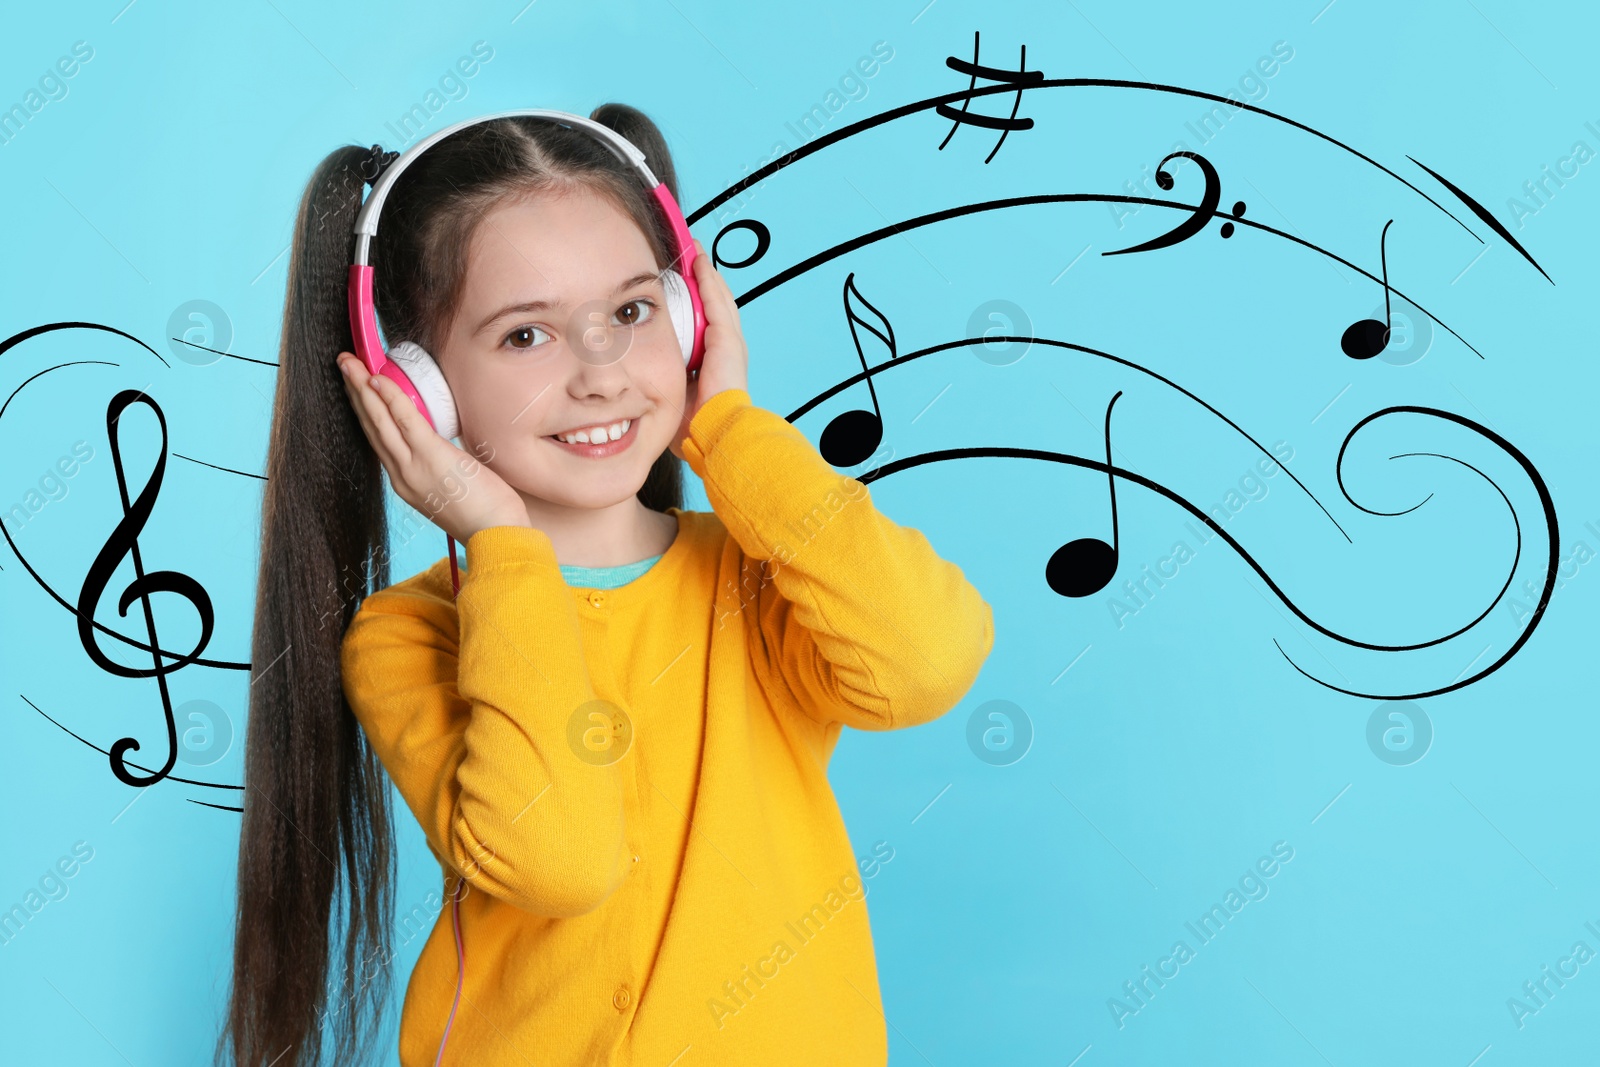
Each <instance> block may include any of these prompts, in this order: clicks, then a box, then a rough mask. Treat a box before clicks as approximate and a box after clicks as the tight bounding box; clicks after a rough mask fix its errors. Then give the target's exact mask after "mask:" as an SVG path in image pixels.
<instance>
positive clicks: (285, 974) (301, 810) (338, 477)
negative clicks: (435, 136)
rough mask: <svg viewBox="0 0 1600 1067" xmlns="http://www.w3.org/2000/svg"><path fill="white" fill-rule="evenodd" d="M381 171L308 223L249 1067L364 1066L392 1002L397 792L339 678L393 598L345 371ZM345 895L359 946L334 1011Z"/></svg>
mask: <svg viewBox="0 0 1600 1067" xmlns="http://www.w3.org/2000/svg"><path fill="white" fill-rule="evenodd" d="M365 156H366V152H365V150H363V149H360V148H355V147H346V148H340V149H338V150H337V151H335V152H333V153H332V154H330V155H329V156H328V157H327V158H326V159H324V160H323V161H322V163H321V165H320V166H319V167H318V168H317V170H316V173H315V174H313V175H312V178H311V181H310V183H309V184H308V185H307V187H306V191H305V195H304V196H303V198H302V199H301V201H300V210H299V213H298V215H297V217H296V219H295V226H294V239H293V245H292V252H291V259H290V263H289V280H288V286H287V292H286V295H285V299H284V313H283V336H282V342H281V344H280V346H279V349H278V360H279V362H278V383H277V391H276V394H275V395H274V397H273V403H272V428H271V439H270V444H269V446H268V453H267V487H266V492H265V495H264V499H263V503H262V520H261V526H262V533H261V558H260V569H259V572H258V577H257V582H256V604H255V625H254V629H253V631H252V634H251V648H250V658H251V677H250V693H249V726H248V730H247V733H246V742H245V781H244V785H245V792H244V817H243V826H242V829H241V832H240V841H239V883H238V910H237V915H236V918H235V927H234V955H233V987H232V995H231V998H230V1000H229V1003H228V1008H227V1018H226V1022H225V1026H224V1029H223V1032H222V1036H221V1038H220V1040H219V1043H218V1054H219V1056H221V1055H222V1054H223V1052H224V1049H225V1048H226V1046H227V1045H228V1044H229V1043H230V1042H231V1044H232V1047H233V1052H232V1060H231V1063H232V1064H233V1065H234V1067H267V1065H268V1064H272V1065H273V1067H299V1065H315V1064H319V1063H321V1062H323V1061H322V1024H323V1023H325V1022H326V1023H331V1027H332V1034H333V1042H334V1052H333V1061H334V1062H336V1063H339V1064H346V1063H351V1062H355V1061H356V1060H358V1059H359V1058H360V1053H361V1052H362V1051H363V1050H364V1048H365V1047H366V1045H367V1043H368V1042H370V1041H371V1039H372V1037H373V1031H374V1030H375V1029H376V1024H377V1022H378V1020H379V1019H381V1017H382V1011H381V1008H382V1005H383V1003H384V1000H385V998H386V995H387V978H388V971H387V966H386V964H387V962H388V956H389V953H388V948H387V946H388V931H389V927H390V925H391V915H392V911H393V900H392V893H391V885H392V882H393V864H394V844H393V829H392V825H391V822H390V807H389V793H388V784H387V782H386V780H385V778H384V774H383V769H382V765H381V764H380V763H379V762H378V760H377V758H376V757H375V755H374V754H373V752H372V750H371V748H370V747H369V746H368V744H367V740H366V735H365V734H364V733H363V732H362V730H361V728H360V726H359V724H358V723H357V722H356V719H355V717H354V716H353V715H352V714H351V711H350V708H349V705H348V704H347V703H346V702H345V698H344V690H343V685H342V683H341V680H340V671H339V650H340V643H341V641H342V638H343V634H344V630H345V627H346V626H348V624H349V622H350V619H351V617H352V616H353V615H354V614H355V609H356V607H357V605H358V604H359V602H360V599H361V597H362V596H364V595H365V594H366V592H367V591H368V590H369V589H381V588H384V587H385V586H387V585H388V584H389V576H388V559H387V552H386V544H387V540H388V530H387V523H386V519H385V514H384V488H383V481H382V478H381V470H382V468H381V466H380V464H379V462H378V459H377V456H376V455H375V454H374V453H373V451H372V448H371V446H370V445H369V444H368V442H367V441H366V439H365V437H364V435H363V433H362V430H361V424H360V422H359V420H358V419H357V418H356V414H355V412H354V411H353V410H352V409H351V407H350V401H349V398H348V396H347V395H346V393H345V391H344V387H343V384H342V382H341V380H340V377H339V370H338V366H337V364H336V362H335V357H336V356H337V355H338V353H339V352H340V351H351V350H353V348H354V345H353V339H352V337H351V333H350V322H349V317H348V316H349V312H348V310H347V306H346V302H345V301H346V296H345V292H346V287H345V276H346V272H347V270H348V267H349V264H350V257H351V249H352V238H351V231H352V230H353V229H354V226H355V218H356V212H357V211H358V210H359V208H360V206H361V196H362V190H363V178H362V175H361V172H360V163H361V161H362V160H363V159H364V158H365ZM336 893H337V894H338V905H339V915H341V916H342V917H343V918H344V923H343V924H342V925H344V926H345V927H346V930H347V934H346V937H345V938H344V944H343V946H342V947H343V952H342V975H341V981H340V983H339V986H338V988H339V995H338V997H337V998H336V999H335V1002H334V1003H333V1004H332V1005H331V1007H330V1006H329V1005H328V995H327V994H328V963H329V955H330V947H331V946H330V943H329V942H330V929H331V927H330V922H329V919H330V913H331V912H332V910H333V905H334V901H335V894H336ZM366 961H378V962H380V963H381V964H383V966H378V967H375V968H374V967H367V968H364V967H363V964H364V963H365V962H366ZM362 1020H365V1021H366V1025H365V1029H364V1031H363V1030H362V1029H361V1028H360V1027H359V1026H358V1024H359V1023H361V1021H362Z"/></svg>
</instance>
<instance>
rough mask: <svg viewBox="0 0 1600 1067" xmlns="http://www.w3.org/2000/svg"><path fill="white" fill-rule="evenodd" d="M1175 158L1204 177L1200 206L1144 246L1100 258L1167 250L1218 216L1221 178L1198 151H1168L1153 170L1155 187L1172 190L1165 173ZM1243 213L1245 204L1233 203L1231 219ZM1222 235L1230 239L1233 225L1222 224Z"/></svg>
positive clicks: (1106, 253) (1169, 177)
mask: <svg viewBox="0 0 1600 1067" xmlns="http://www.w3.org/2000/svg"><path fill="white" fill-rule="evenodd" d="M1178 156H1182V157H1184V158H1185V159H1192V160H1194V161H1195V162H1196V163H1198V164H1199V165H1200V173H1201V174H1202V175H1203V176H1204V177H1205V182H1206V186H1205V189H1204V190H1203V192H1202V194H1201V196H1200V203H1199V204H1198V205H1196V207H1195V209H1194V214H1192V215H1190V216H1189V217H1188V218H1186V219H1184V220H1183V221H1182V222H1180V223H1179V224H1178V225H1176V226H1174V227H1173V228H1172V229H1170V230H1168V231H1167V232H1166V233H1163V234H1160V235H1159V236H1156V237H1152V238H1151V239H1150V240H1148V241H1145V242H1144V243H1143V244H1137V245H1134V246H1132V247H1131V248H1116V249H1113V250H1111V251H1110V252H1101V253H1100V254H1101V255H1102V256H1120V255H1125V254H1127V253H1129V252H1150V251H1153V250H1154V249H1157V248H1167V247H1170V246H1171V245H1175V244H1181V243H1182V242H1184V241H1187V240H1188V239H1189V238H1191V237H1193V236H1194V235H1195V234H1197V233H1199V232H1200V231H1201V230H1203V229H1205V228H1206V224H1207V223H1208V222H1210V221H1211V220H1212V219H1214V218H1216V217H1217V205H1219V204H1220V203H1221V202H1222V179H1221V178H1219V177H1218V176H1217V168H1215V167H1213V166H1212V165H1211V161H1210V160H1209V159H1207V158H1206V157H1205V156H1202V155H1200V154H1199V153H1197V152H1188V151H1178V152H1168V153H1167V155H1166V156H1165V157H1163V158H1162V160H1161V162H1160V164H1158V165H1157V167H1156V184H1157V185H1159V186H1161V188H1163V189H1166V190H1171V188H1172V185H1173V180H1172V174H1171V172H1169V171H1168V170H1167V162H1168V160H1171V159H1175V158H1177V157H1178ZM1244 212H1245V204H1244V201H1243V200H1237V201H1235V202H1234V205H1233V211H1232V212H1231V214H1232V215H1233V217H1234V218H1235V219H1240V218H1243V217H1244ZM1222 236H1223V237H1224V238H1228V237H1232V236H1233V223H1232V222H1224V223H1223V224H1222Z"/></svg>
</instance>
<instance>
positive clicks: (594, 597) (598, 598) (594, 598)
mask: <svg viewBox="0 0 1600 1067" xmlns="http://www.w3.org/2000/svg"><path fill="white" fill-rule="evenodd" d="M605 603H606V595H605V594H604V593H590V594H589V604H590V606H591V607H596V608H599V607H604V606H605Z"/></svg>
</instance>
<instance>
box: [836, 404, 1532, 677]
mask: <svg viewBox="0 0 1600 1067" xmlns="http://www.w3.org/2000/svg"><path fill="white" fill-rule="evenodd" d="M1395 411H1418V412H1424V413H1429V414H1438V415H1441V416H1444V417H1446V418H1450V419H1452V420H1453V421H1460V422H1463V423H1464V424H1466V425H1472V426H1476V424H1474V423H1471V422H1470V421H1469V420H1465V419H1462V418H1461V417H1460V416H1456V415H1452V414H1451V413H1450V412H1445V411H1436V410H1434V409H1430V408H1413V407H1394V408H1384V409H1383V410H1381V411H1378V412H1375V413H1374V414H1373V415H1369V416H1367V419H1366V420H1363V422H1362V423H1361V424H1358V425H1364V424H1365V422H1366V421H1370V420H1371V419H1373V418H1376V417H1378V416H1380V415H1385V414H1389V413H1392V412H1395ZM1354 432H1355V431H1354V430H1352V431H1351V433H1354ZM1485 432H1492V431H1485ZM1507 448H1508V449H1510V450H1511V451H1512V452H1513V453H1514V454H1515V456H1516V458H1517V459H1518V461H1519V462H1523V463H1524V464H1525V467H1524V469H1525V470H1526V471H1528V472H1529V473H1530V475H1531V476H1532V478H1533V479H1534V483H1535V486H1536V487H1537V489H1538V491H1539V496H1540V499H1541V500H1542V502H1543V503H1544V507H1545V517H1546V520H1547V522H1548V523H1549V529H1550V561H1549V571H1548V576H1547V578H1546V582H1545V589H1544V594H1543V596H1542V597H1541V598H1540V601H1539V607H1538V609H1537V610H1536V611H1535V612H1534V617H1533V619H1532V620H1531V621H1530V622H1529V623H1528V626H1527V628H1526V629H1524V630H1523V632H1522V634H1521V636H1519V637H1518V638H1517V640H1516V641H1515V642H1514V643H1513V644H1512V645H1511V647H1510V648H1509V649H1507V650H1506V653H1505V654H1504V655H1503V656H1501V657H1500V658H1499V659H1497V660H1495V661H1494V662H1493V663H1491V664H1490V665H1489V666H1488V667H1485V668H1484V669H1483V670H1482V671H1480V672H1478V673H1477V674H1475V675H1473V676H1472V677H1470V678H1466V679H1463V680H1461V681H1458V682H1455V683H1452V684H1451V685H1448V686H1444V687H1443V688H1440V689H1434V690H1430V691H1427V692H1423V693H1404V694H1396V695H1385V694H1377V693H1362V692H1359V691H1357V690H1353V689H1340V688H1339V687H1338V686H1334V685H1329V684H1328V683H1326V682H1323V681H1322V680H1321V679H1319V678H1316V677H1314V676H1312V675H1310V674H1306V672H1305V671H1304V670H1301V669H1300V668H1299V667H1298V666H1296V665H1295V664H1294V661H1293V660H1289V664H1290V666H1294V667H1295V669H1296V670H1299V671H1300V673H1301V674H1305V675H1306V677H1307V678H1310V679H1311V680H1312V681H1315V682H1317V683H1318V684H1320V685H1324V686H1327V688H1329V689H1335V690H1337V691H1338V692H1341V693H1346V694H1348V695H1350V696H1359V697H1369V698H1371V699H1374V700H1415V699H1420V698H1422V697H1429V696H1436V695H1438V694H1440V693H1448V692H1451V691H1452V690H1455V689H1460V688H1462V687H1463V686H1466V685H1470V684H1472V683H1473V682H1475V681H1477V680H1478V679H1480V678H1483V677H1485V676H1486V675H1488V674H1490V673H1492V672H1494V671H1496V670H1498V669H1499V668H1500V667H1501V666H1502V665H1504V664H1505V662H1506V661H1507V660H1509V659H1510V658H1511V657H1512V656H1513V655H1515V654H1516V653H1517V651H1518V650H1519V649H1521V647H1522V646H1523V644H1525V643H1526V642H1527V640H1528V638H1529V637H1531V636H1532V635H1533V631H1534V630H1535V629H1536V628H1537V627H1538V625H1539V620H1540V618H1541V617H1542V616H1543V614H1544V609H1545V606H1546V604H1548V603H1549V599H1550V591H1551V589H1552V588H1553V587H1554V585H1555V575H1556V564H1557V560H1558V556H1557V537H1558V532H1557V530H1556V527H1555V506H1554V504H1553V503H1552V502H1551V501H1550V496H1549V492H1548V490H1546V488H1545V486H1544V480H1543V479H1542V478H1539V476H1538V472H1537V471H1535V470H1533V468H1532V466H1531V464H1526V457H1524V456H1523V455H1522V454H1521V453H1520V452H1517V451H1516V450H1515V449H1514V448H1511V446H1510V444H1509V442H1507ZM979 457H999V458H1006V459H1034V460H1045V461H1049V462H1053V463H1064V464H1067V465H1069V466H1074V467H1083V468H1084V469H1086V470H1094V471H1105V472H1107V473H1110V474H1113V475H1114V476H1116V477H1119V478H1123V479H1126V480H1127V481H1130V482H1133V483H1135V484H1138V485H1142V486H1144V487H1145V488H1146V489H1149V490H1151V491H1152V492H1155V493H1158V494H1160V495H1161V496H1164V497H1166V498H1167V499H1168V500H1171V501H1172V502H1173V503H1174V504H1177V505H1178V506H1179V507H1181V508H1183V509H1184V510H1185V511H1188V512H1189V513H1190V514H1191V515H1193V516H1194V517H1195V518H1197V519H1199V520H1200V521H1201V522H1203V523H1205V524H1206V525H1207V526H1209V527H1210V528H1211V529H1212V530H1213V531H1215V532H1216V533H1217V534H1219V535H1220V536H1221V537H1222V539H1223V540H1224V541H1226V542H1227V543H1228V544H1229V545H1230V546H1231V547H1232V548H1233V550H1234V551H1235V552H1237V553H1238V555H1239V558H1240V559H1242V560H1244V561H1245V562H1246V563H1248V564H1249V565H1250V568H1251V569H1252V570H1254V571H1255V572H1256V574H1258V575H1260V577H1261V580H1262V581H1264V582H1266V583H1267V587H1268V588H1269V589H1271V590H1272V592H1273V593H1274V595H1276V596H1277V597H1278V599H1279V600H1281V601H1282V602H1283V604H1284V606H1285V607H1287V608H1288V609H1289V610H1290V611H1291V612H1293V613H1294V614H1295V616H1296V617H1297V618H1299V619H1300V621H1302V622H1304V623H1305V624H1306V625H1307V626H1310V627H1311V628H1312V629H1314V630H1316V631H1317V632H1318V633H1320V634H1323V635H1324V636H1326V637H1329V638H1332V639H1333V640H1335V641H1338V642H1340V643H1342V644H1347V645H1351V646H1353V647H1356V648H1364V649H1368V650H1371V651H1375V652H1395V651H1413V650H1415V649H1420V648H1428V647H1430V646H1432V645H1436V644H1440V643H1441V642H1443V641H1447V640H1450V638H1451V637H1454V636H1458V635H1459V634H1460V633H1461V632H1462V631H1457V633H1456V634H1452V635H1450V636H1448V637H1442V638H1437V639H1435V640H1432V641H1427V642H1423V643H1421V644H1417V645H1381V644H1374V643H1370V642H1364V641H1358V640H1356V639H1355V638H1351V637H1346V636H1344V635H1343V634H1339V633H1335V632H1334V631H1332V630H1330V629H1328V628H1327V627H1325V626H1323V625H1322V624H1320V623H1318V622H1317V621H1316V620H1314V619H1312V618H1311V617H1310V616H1308V615H1306V614H1305V612H1303V611H1301V610H1300V608H1299V607H1298V606H1297V605H1296V604H1295V603H1294V601H1292V600H1290V599H1289V598H1288V597H1287V596H1286V595H1285V594H1284V592H1283V590H1282V589H1280V588H1278V585H1277V583H1276V582H1274V581H1273V580H1272V578H1271V576H1270V575H1268V574H1267V572H1266V571H1265V570H1264V569H1263V568H1262V566H1261V565H1260V564H1259V563H1257V562H1256V560H1255V558H1254V557H1253V556H1251V555H1250V554H1249V553H1248V552H1246V551H1245V550H1244V547H1243V546H1242V545H1240V544H1239V542H1238V541H1236V540H1234V538H1233V537H1232V536H1230V535H1229V534H1228V532H1227V531H1226V530H1224V529H1223V528H1222V527H1221V526H1218V525H1217V524H1216V522H1214V521H1213V520H1212V519H1211V517H1210V516H1209V515H1207V514H1206V513H1205V512H1203V511H1201V510H1200V509H1199V508H1197V507H1195V506H1194V505H1193V504H1191V503H1189V502H1188V501H1187V500H1185V499H1183V497H1181V496H1179V495H1178V494H1177V493H1175V492H1173V491H1172V490H1170V489H1168V488H1166V487H1165V486H1163V485H1161V484H1159V483H1157V482H1155V481H1152V480H1151V479H1149V478H1146V477H1144V476H1143V475H1141V474H1136V473H1134V472H1133V471H1127V470H1123V469H1122V468H1121V467H1117V466H1114V465H1112V464H1109V463H1100V462H1097V461H1095V460H1091V459H1084V458H1082V457H1080V456H1071V455H1065V454H1063V453H1059V452H1045V451H1041V450H1039V449H1030V448H1011V447H1006V446H988V447H982V448H952V449H940V450H938V451H934V452H925V453H922V454H920V455H916V456H907V457H906V458H904V459H897V460H893V461H891V462H889V463H886V464H884V465H883V466H882V467H878V468H875V469H873V470H872V471H869V472H867V473H866V474H864V475H861V476H860V477H859V478H858V479H857V480H859V481H861V482H863V483H866V482H869V481H876V480H877V479H879V478H885V477H888V476H889V475H890V474H894V473H897V472H899V471H902V470H906V469H909V468H911V467H917V466H921V465H923V464H928V463H940V462H944V461H946V460H952V459H966V458H979ZM1273 643H1274V645H1277V639H1276V638H1274V639H1273ZM1277 647H1278V651H1279V652H1280V654H1281V653H1283V648H1282V646H1281V645H1278V646H1277ZM1284 658H1285V659H1286V660H1288V656H1287V654H1285V655H1284Z"/></svg>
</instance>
